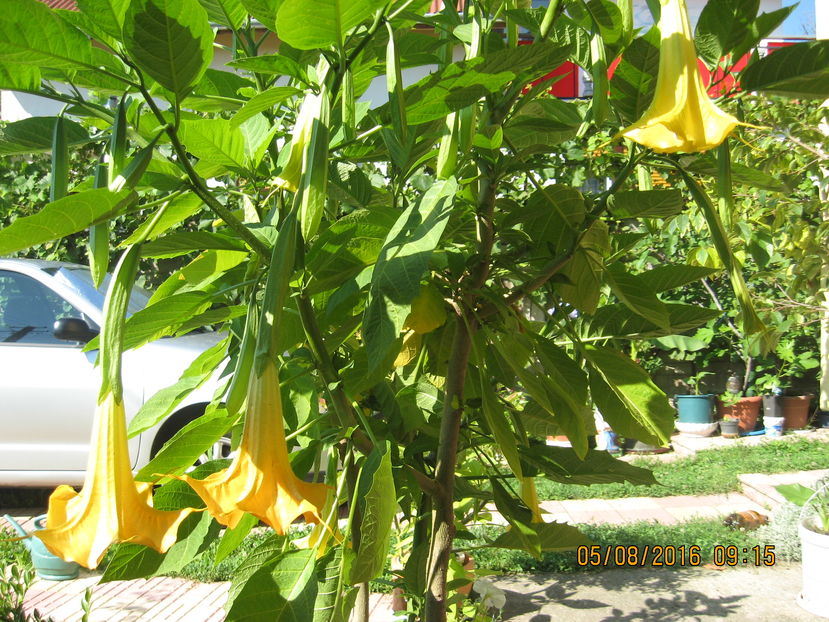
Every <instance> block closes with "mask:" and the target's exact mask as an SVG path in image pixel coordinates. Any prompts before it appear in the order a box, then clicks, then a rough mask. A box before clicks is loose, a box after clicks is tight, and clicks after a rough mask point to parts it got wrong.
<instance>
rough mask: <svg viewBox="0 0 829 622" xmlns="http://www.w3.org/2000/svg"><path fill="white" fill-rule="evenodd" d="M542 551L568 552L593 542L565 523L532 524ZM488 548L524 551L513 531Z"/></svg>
mask: <svg viewBox="0 0 829 622" xmlns="http://www.w3.org/2000/svg"><path fill="white" fill-rule="evenodd" d="M530 527H531V528H532V530H533V531H535V533H536V535H537V537H538V543H539V546H540V548H541V550H542V551H545V552H546V551H569V550H571V549H574V548H576V547H579V546H589V545H591V544H593V541H592V540H590V539H589V538H588V537H587V536H585V535H584V534H583V533H582V532H580V531H579V530H578V529H577V528H575V527H573V526H572V525H568V524H566V523H555V522H553V523H532V524H531V525H530ZM489 546H491V547H494V548H499V549H517V550H525V548H524V545H523V543H522V541H521V537H520V536H519V535H518V534H517V533H516V531H515V530H514V529H509V530H507V531H505V532H504V533H502V534H501V535H500V536H498V537H497V538H496V539H495V540H494V541H493V542H492V543H491V544H490V545H489Z"/></svg>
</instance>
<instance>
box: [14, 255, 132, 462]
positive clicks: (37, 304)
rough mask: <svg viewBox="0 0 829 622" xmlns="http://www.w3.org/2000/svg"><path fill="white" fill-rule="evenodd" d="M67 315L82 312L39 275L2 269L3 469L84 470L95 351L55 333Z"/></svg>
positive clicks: (94, 396) (92, 405)
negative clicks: (56, 326) (57, 321)
mask: <svg viewBox="0 0 829 622" xmlns="http://www.w3.org/2000/svg"><path fill="white" fill-rule="evenodd" d="M63 317H82V314H81V312H80V311H78V310H77V309H76V308H74V307H73V306H72V305H71V304H69V303H68V302H67V301H66V300H65V299H64V298H62V297H61V296H60V295H58V294H57V293H56V292H55V291H53V290H52V289H50V288H49V287H47V286H46V285H44V284H43V283H41V282H40V281H38V280H36V279H34V278H32V277H30V276H28V275H25V274H21V273H18V272H13V271H8V270H6V271H2V270H0V471H3V470H10V471H83V470H84V469H86V463H87V456H88V452H89V437H90V434H91V430H92V419H93V415H94V412H95V404H96V400H97V395H98V389H99V385H100V373H99V371H98V370H97V369H95V367H94V362H95V357H96V356H97V352H83V344H79V343H75V342H67V341H62V340H59V339H57V338H56V337H55V336H54V334H53V329H52V327H53V324H54V322H55V321H56V320H57V319H60V318H63ZM130 397H132V398H133V399H131V400H130V401H133V402H134V399H135V397H136V396H130ZM137 397H138V400H139V401H140V398H141V396H140V395H139V396H137ZM137 440H138V439H134V442H133V443H131V445H133V446H132V447H131V450H132V451H131V452H130V453H132V454H133V456H134V455H135V454H136V453H137V447H136V444H137Z"/></svg>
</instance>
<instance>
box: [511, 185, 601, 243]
mask: <svg viewBox="0 0 829 622" xmlns="http://www.w3.org/2000/svg"><path fill="white" fill-rule="evenodd" d="M585 215H586V210H585V205H584V197H583V196H582V194H581V192H579V191H578V190H576V189H574V188H571V187H570V186H565V185H564V184H553V185H550V186H545V187H543V188H542V189H540V190H537V191H536V192H534V193H533V194H532V195H531V196H530V198H529V199H528V200H527V202H526V204H525V205H523V206H520V207H518V208H516V209H514V210H512V211H510V212H509V214H507V217H506V218H505V219H504V224H505V225H506V226H513V225H515V224H518V223H520V224H521V228H522V230H523V231H524V232H525V233H526V234H527V235H528V236H529V237H530V239H531V240H532V241H533V243H534V244H536V245H537V246H540V247H544V246H546V245H547V244H549V245H551V246H552V247H553V249H555V251H556V252H562V251H564V250H565V249H566V248H567V246H568V245H569V244H571V243H572V242H573V241H574V240H575V236H576V231H577V229H578V227H579V225H581V223H582V222H583V221H584V218H585Z"/></svg>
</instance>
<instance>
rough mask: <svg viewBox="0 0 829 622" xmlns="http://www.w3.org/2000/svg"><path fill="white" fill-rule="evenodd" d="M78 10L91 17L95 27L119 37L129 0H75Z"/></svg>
mask: <svg viewBox="0 0 829 622" xmlns="http://www.w3.org/2000/svg"><path fill="white" fill-rule="evenodd" d="M77 5H78V10H79V11H80V12H81V13H83V14H85V15H87V16H88V17H89V18H90V19H93V20H94V22H95V25H96V27H98V28H100V29H101V30H103V31H104V32H105V33H107V34H108V35H110V36H112V37H115V38H116V39H118V38H120V37H121V30H122V29H123V27H124V15H125V14H126V12H127V6H129V0H77Z"/></svg>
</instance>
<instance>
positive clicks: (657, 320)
mask: <svg viewBox="0 0 829 622" xmlns="http://www.w3.org/2000/svg"><path fill="white" fill-rule="evenodd" d="M605 280H606V281H607V283H608V285H610V289H611V291H612V292H613V293H614V294H615V295H616V297H617V298H618V299H619V300H621V301H622V303H623V304H624V305H625V306H627V307H628V308H629V309H630V310H631V311H633V312H634V313H635V314H636V315H641V316H642V317H643V318H645V319H646V320H648V321H649V322H652V323H653V324H656V325H657V326H659V327H660V328H667V327H668V326H669V325H670V319H669V317H668V311H667V309H666V308H665V303H663V302H662V301H661V300H659V298H657V296H656V293H655V292H654V291H653V290H652V289H651V288H650V287H649V286H648V284H647V282H646V281H644V280H642V279H640V278H638V277H637V276H634V275H632V274H630V273H629V272H628V271H627V270H626V269H625V268H624V266H621V265H620V264H618V263H615V264H612V265H610V266H607V267H606V268H605Z"/></svg>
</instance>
